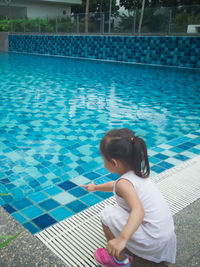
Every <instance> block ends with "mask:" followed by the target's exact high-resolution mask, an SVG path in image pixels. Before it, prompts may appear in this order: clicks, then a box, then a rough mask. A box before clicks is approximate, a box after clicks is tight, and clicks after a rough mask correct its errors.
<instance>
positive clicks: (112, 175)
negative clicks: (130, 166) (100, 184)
mask: <svg viewBox="0 0 200 267" xmlns="http://www.w3.org/2000/svg"><path fill="white" fill-rule="evenodd" d="M106 177H108V178H110V179H111V180H114V181H115V180H117V179H118V178H119V175H118V174H117V173H110V174H108V175H106Z"/></svg>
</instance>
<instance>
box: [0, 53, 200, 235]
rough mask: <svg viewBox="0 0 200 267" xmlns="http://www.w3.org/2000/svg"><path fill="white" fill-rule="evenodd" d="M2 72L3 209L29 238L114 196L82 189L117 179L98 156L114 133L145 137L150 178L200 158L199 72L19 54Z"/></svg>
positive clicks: (7, 57)
mask: <svg viewBox="0 0 200 267" xmlns="http://www.w3.org/2000/svg"><path fill="white" fill-rule="evenodd" d="M0 69H1V73H0V83H1V89H0V92H1V94H0V103H1V105H0V133H1V135H0V160H1V162H0V192H2V193H5V192H10V193H11V194H10V195H7V196H2V197H0V204H1V205H3V206H4V208H5V209H6V210H7V211H8V212H10V213H11V214H12V216H13V217H14V218H16V219H17V220H18V221H19V222H20V223H22V224H23V225H24V226H25V227H26V228H27V229H28V230H29V231H31V232H32V233H36V232H38V231H40V230H41V229H44V228H45V227H47V226H49V225H52V224H53V223H55V222H57V221H60V220H62V219H65V218H67V217H68V216H71V215H73V214H75V213H77V212H79V211H81V210H83V209H85V208H87V207H89V206H92V205H94V204H96V203H98V202H100V201H101V200H103V199H105V198H107V197H109V196H110V195H111V194H110V193H102V192H96V193H93V194H88V193H87V192H86V191H85V190H84V189H83V188H81V187H80V185H81V184H82V183H87V182H89V181H91V180H95V181H96V182H97V183H101V182H103V181H110V179H116V176H115V175H110V174H109V173H108V172H107V171H106V170H105V169H104V168H103V161H102V159H101V157H100V154H99V151H98V146H99V142H100V140H101V138H102V136H103V135H104V133H105V132H106V131H108V130H109V129H112V128H121V127H129V128H131V129H133V130H135V131H136V133H137V134H139V135H141V136H142V137H143V138H144V139H145V141H146V142H147V144H148V147H149V148H152V150H150V152H149V154H150V156H151V158H150V162H151V165H152V170H153V173H159V172H161V171H163V170H165V169H166V168H170V167H172V166H173V164H175V161H177V162H178V161H180V160H186V159H187V158H188V157H189V155H191V154H193V155H195V154H198V153H199V151H200V148H199V143H200V140H199V139H200V137H198V136H199V131H198V130H199V123H200V116H199V110H200V103H199V97H200V79H199V74H200V71H199V70H192V69H178V68H167V67H154V66H147V65H146V66H145V65H134V64H122V63H111V62H110V63H108V62H102V61H91V60H80V59H69V58H68V59H67V58H58V57H45V56H34V55H22V54H14V53H10V54H7V53H1V54H0ZM189 133H192V135H188V136H187V134H189ZM185 135H186V136H185ZM171 140H173V141H171ZM161 144H162V145H161ZM163 144H164V145H163ZM160 145H161V146H160ZM165 150H167V151H168V152H166V153H163V151H165ZM185 150H187V151H188V153H190V154H188V157H187V156H186V154H185V155H180V153H181V152H182V151H185ZM167 153H168V155H167ZM170 155H171V156H173V157H174V159H173V161H170V160H168V161H165V162H164V163H163V160H165V159H168V158H169V157H170ZM161 161H162V162H161Z"/></svg>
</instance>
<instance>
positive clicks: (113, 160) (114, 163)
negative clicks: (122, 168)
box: [111, 159, 117, 167]
mask: <svg viewBox="0 0 200 267" xmlns="http://www.w3.org/2000/svg"><path fill="white" fill-rule="evenodd" d="M111 162H112V165H113V166H114V167H116V166H117V160H116V159H111Z"/></svg>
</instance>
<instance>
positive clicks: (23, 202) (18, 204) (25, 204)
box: [12, 198, 33, 210]
mask: <svg viewBox="0 0 200 267" xmlns="http://www.w3.org/2000/svg"><path fill="white" fill-rule="evenodd" d="M31 205H33V203H32V202H31V201H30V200H28V199H27V198H22V199H20V200H18V201H16V202H13V203H12V206H13V207H14V208H16V209H18V210H22V209H24V208H26V207H29V206H31Z"/></svg>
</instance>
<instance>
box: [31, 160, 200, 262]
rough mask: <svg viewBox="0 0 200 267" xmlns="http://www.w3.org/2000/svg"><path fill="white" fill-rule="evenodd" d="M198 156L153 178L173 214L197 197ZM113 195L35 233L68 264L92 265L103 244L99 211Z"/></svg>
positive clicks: (199, 190)
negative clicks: (95, 254)
mask: <svg viewBox="0 0 200 267" xmlns="http://www.w3.org/2000/svg"><path fill="white" fill-rule="evenodd" d="M199 174H200V156H198V157H196V158H194V159H191V160H189V161H187V162H185V163H182V164H181V165H178V166H176V167H174V168H172V169H170V170H167V171H165V172H163V173H162V174H159V175H156V176H154V177H153V180H154V181H155V182H156V183H157V186H158V187H159V189H160V190H161V192H162V193H163V195H164V196H165V198H166V200H167V202H168V204H169V206H170V209H171V211H172V214H175V213H177V212H179V211H180V210H182V209H183V208H185V207H186V206H188V205H189V204H191V203H192V202H194V201H195V200H196V199H198V198H199V197H200V175H199ZM115 203H116V202H115V199H114V197H111V198H109V199H106V200H104V201H102V202H100V203H98V204H96V205H95V206H92V207H90V208H88V209H87V210H85V211H82V212H80V213H79V214H76V215H74V216H72V217H70V218H68V219H66V220H64V221H62V222H59V223H57V224H55V225H53V226H51V227H49V228H47V229H45V230H44V231H41V232H40V233H38V234H36V235H35V236H37V237H38V238H39V239H40V240H41V241H42V242H43V243H44V244H45V245H46V246H47V247H49V248H50V249H51V250H52V251H53V252H54V253H55V254H56V255H57V256H58V257H59V258H61V259H62V261H63V262H64V263H65V264H66V266H67V267H95V266H97V264H96V263H95V261H94V259H93V252H94V250H95V249H97V248H98V247H104V246H105V244H106V240H105V237H104V235H103V232H102V228H101V223H100V213H101V210H102V209H103V207H104V206H105V205H107V204H115Z"/></svg>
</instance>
